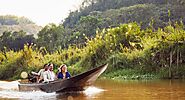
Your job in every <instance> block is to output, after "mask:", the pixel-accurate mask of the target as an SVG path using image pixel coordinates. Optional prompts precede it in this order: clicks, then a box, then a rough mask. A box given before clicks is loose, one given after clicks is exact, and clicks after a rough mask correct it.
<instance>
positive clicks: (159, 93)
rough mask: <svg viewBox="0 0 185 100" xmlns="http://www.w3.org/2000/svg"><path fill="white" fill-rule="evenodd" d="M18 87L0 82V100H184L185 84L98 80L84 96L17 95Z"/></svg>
mask: <svg viewBox="0 0 185 100" xmlns="http://www.w3.org/2000/svg"><path fill="white" fill-rule="evenodd" d="M17 85H18V83H17V82H16V81H13V82H4V81H3V82H2V81H0V88H1V89H0V99H5V98H6V99H7V100H9V99H11V100H25V99H26V100H30V99H33V100H35V99H37V100H51V99H52V100H135V99H137V100H185V81H183V80H172V81H170V80H153V81H113V80H98V81H96V83H95V84H94V87H90V88H88V89H87V90H86V91H83V92H70V93H69V92H68V93H59V94H58V93H45V92H41V91H30V92H19V91H18V89H17Z"/></svg>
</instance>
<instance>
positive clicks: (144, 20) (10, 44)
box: [0, 0, 185, 79]
mask: <svg viewBox="0 0 185 100" xmlns="http://www.w3.org/2000/svg"><path fill="white" fill-rule="evenodd" d="M184 4H185V3H184V1H183V0H177V1H174V0H148V1H147V0H84V3H83V4H82V6H81V8H80V10H78V11H74V12H71V13H70V15H69V16H68V17H67V18H66V19H65V21H64V22H63V23H62V24H60V25H58V26H57V25H55V24H48V25H46V26H45V27H44V28H42V30H41V31H39V32H38V34H37V37H34V36H33V35H27V34H26V32H25V31H4V32H3V33H2V35H0V73H1V75H0V79H18V78H20V76H19V75H20V73H21V72H22V71H28V72H30V71H31V70H35V71H37V70H39V69H40V68H41V67H42V66H43V65H44V64H45V63H49V62H52V63H54V64H55V69H57V67H58V66H59V65H61V64H63V63H65V64H67V65H68V66H69V71H70V72H71V73H72V74H73V75H74V74H78V73H80V72H83V71H86V70H88V69H90V68H94V67H96V66H98V65H101V64H104V63H108V64H109V67H108V69H107V70H106V72H105V74H104V76H105V77H106V78H111V79H155V78H185V28H184V24H185V16H183V15H184V14H185V13H184V10H185V6H184ZM3 23H5V22H3ZM11 23H15V24H16V23H17V22H11ZM0 26H1V25H0Z"/></svg>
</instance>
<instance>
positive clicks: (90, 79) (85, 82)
mask: <svg viewBox="0 0 185 100" xmlns="http://www.w3.org/2000/svg"><path fill="white" fill-rule="evenodd" d="M107 66H108V64H104V65H101V66H99V67H97V68H94V69H92V70H89V71H87V72H84V73H82V74H79V75H76V76H73V77H71V78H69V79H63V80H56V81H52V82H49V83H24V84H21V83H20V84H19V85H18V86H19V90H20V91H44V92H47V93H51V92H67V91H82V90H84V89H86V88H87V87H88V86H90V85H92V84H93V83H94V82H95V80H96V79H97V78H98V77H99V76H100V75H101V74H102V73H103V72H104V71H105V70H106V68H107Z"/></svg>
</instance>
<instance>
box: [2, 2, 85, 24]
mask: <svg viewBox="0 0 185 100" xmlns="http://www.w3.org/2000/svg"><path fill="white" fill-rule="evenodd" d="M81 2H82V0H0V15H16V16H19V17H22V16H24V17H27V18H29V19H30V20H32V21H33V22H35V23H36V24H37V25H40V26H45V25H47V24H48V23H55V24H59V23H60V22H61V20H64V18H66V17H67V16H68V14H69V12H70V11H74V10H75V9H78V8H79V5H80V4H81Z"/></svg>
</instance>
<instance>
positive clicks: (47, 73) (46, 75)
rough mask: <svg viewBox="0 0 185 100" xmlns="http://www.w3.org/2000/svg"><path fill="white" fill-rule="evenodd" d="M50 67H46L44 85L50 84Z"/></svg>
mask: <svg viewBox="0 0 185 100" xmlns="http://www.w3.org/2000/svg"><path fill="white" fill-rule="evenodd" d="M48 70H49V66H48V65H46V66H45V68H44V72H43V83H48V82H49V81H50V79H49V71H48Z"/></svg>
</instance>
